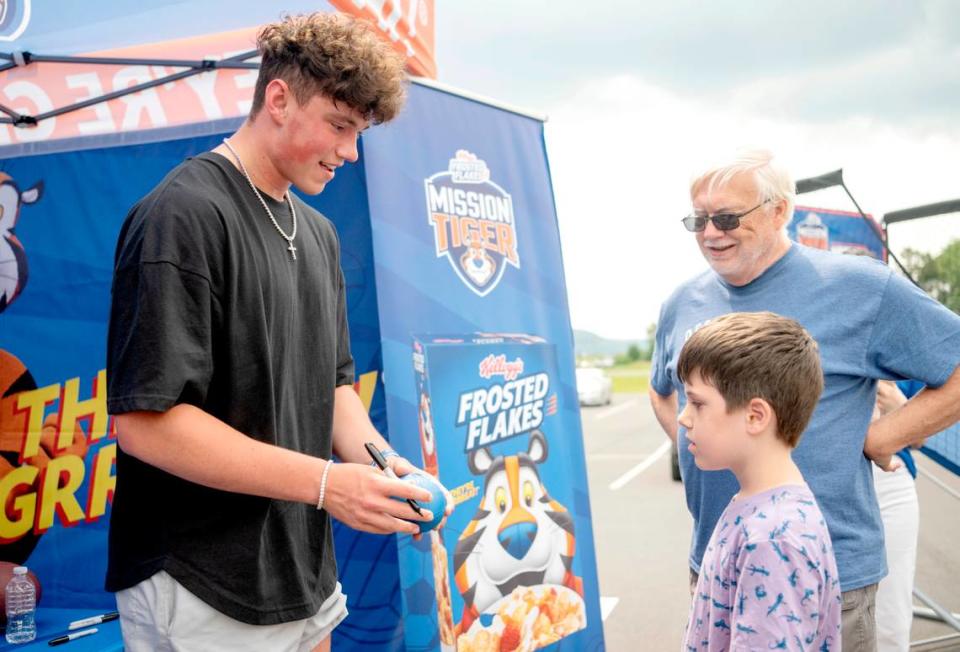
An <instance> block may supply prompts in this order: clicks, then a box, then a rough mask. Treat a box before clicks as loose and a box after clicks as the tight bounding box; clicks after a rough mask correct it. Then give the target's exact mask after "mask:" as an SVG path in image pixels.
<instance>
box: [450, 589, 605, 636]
mask: <svg viewBox="0 0 960 652" xmlns="http://www.w3.org/2000/svg"><path fill="white" fill-rule="evenodd" d="M490 613H492V614H493V617H492V619H491V621H490V624H489V625H486V626H484V624H483V623H484V621H486V620H487V616H488V615H489V614H490ZM586 626H587V617H586V607H585V605H584V602H583V598H581V597H580V595H579V594H578V593H577V592H576V591H573V590H572V589H568V588H567V587H565V586H558V585H554V584H540V585H537V586H521V587H517V588H516V589H514V591H513V592H512V593H511V594H510V595H508V596H506V597H504V598H503V599H502V600H499V601H498V602H497V603H495V604H494V605H493V606H492V607H491V609H490V611H489V613H488V614H484V615H482V616H481V617H480V618H479V619H477V620H475V621H474V622H473V625H472V626H471V627H470V629H469V630H468V631H467V632H465V633H464V634H461V635H460V637H459V638H458V639H457V652H501V651H503V652H514V651H516V652H527V651H529V650H536V649H538V648H542V647H544V646H547V645H550V644H551V643H556V642H557V641H559V640H560V639H561V638H563V637H565V636H569V635H570V634H572V633H574V632H576V631H578V630H581V629H583V628H584V627H586Z"/></svg>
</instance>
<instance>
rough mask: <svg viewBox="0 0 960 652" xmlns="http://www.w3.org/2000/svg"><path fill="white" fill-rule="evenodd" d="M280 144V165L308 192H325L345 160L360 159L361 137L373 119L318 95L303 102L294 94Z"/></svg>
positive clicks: (313, 193) (282, 170) (287, 177)
mask: <svg viewBox="0 0 960 652" xmlns="http://www.w3.org/2000/svg"><path fill="white" fill-rule="evenodd" d="M289 100H290V101H289V103H288V107H287V110H288V112H289V115H288V116H286V118H285V120H284V124H283V126H282V137H281V139H280V141H279V143H278V149H279V151H278V152H277V153H278V154H279V156H278V157H277V158H278V160H277V162H276V163H277V167H278V168H280V170H281V172H282V173H283V176H284V177H285V178H286V179H288V180H289V181H290V182H291V183H293V184H294V185H295V186H296V187H297V188H299V189H300V190H301V191H303V192H304V193H306V194H308V195H315V194H317V193H319V192H321V191H322V190H323V189H324V187H325V186H326V185H327V184H328V183H329V182H330V181H332V180H333V177H334V174H335V171H336V169H337V168H339V167H340V166H341V165H343V164H344V163H353V162H354V161H356V160H357V157H358V152H357V139H358V138H359V137H360V132H361V131H363V130H364V129H366V128H367V127H368V126H369V122H368V121H367V120H365V119H364V117H363V116H362V115H361V114H360V113H359V112H358V111H357V110H356V109H353V108H351V107H349V106H347V105H345V104H343V103H337V102H334V101H333V100H331V99H329V98H327V97H325V96H323V95H314V96H313V97H312V98H310V101H309V102H307V103H306V104H304V105H302V106H301V105H299V104H298V103H297V101H296V99H295V98H294V97H293V95H292V94H291V95H290V97H289Z"/></svg>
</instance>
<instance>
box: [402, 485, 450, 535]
mask: <svg viewBox="0 0 960 652" xmlns="http://www.w3.org/2000/svg"><path fill="white" fill-rule="evenodd" d="M400 479H401V480H403V481H404V482H410V483H411V484H415V485H417V486H418V487H422V488H424V489H426V490H427V491H429V492H430V495H431V498H430V502H426V503H425V502H420V501H417V504H418V505H420V507H421V508H423V509H429V510H430V511H431V512H433V519H432V520H430V521H414V520H412V519H410V520H411V522H412V523H416V524H417V525H419V526H420V532H428V531H430V530H432V529H433V528H435V527H437V525H439V524H440V521H442V520H443V514H444V511H445V510H446V509H447V496H446V494H445V493H444V491H443V487H442V486H441V485H440V481H439V480H437V479H436V478H434V477H433V476H432V475H430V474H429V473H424V472H423V471H413V472H411V473H408V474H407V475H405V476H403V477H402V478H400ZM398 500H400V499H398Z"/></svg>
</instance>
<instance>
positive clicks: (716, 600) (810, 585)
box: [683, 485, 841, 652]
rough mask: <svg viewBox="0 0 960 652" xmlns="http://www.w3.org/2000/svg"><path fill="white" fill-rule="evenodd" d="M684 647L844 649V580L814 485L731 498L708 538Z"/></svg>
mask: <svg viewBox="0 0 960 652" xmlns="http://www.w3.org/2000/svg"><path fill="white" fill-rule="evenodd" d="M700 571H701V572H700V579H699V581H698V582H697V589H696V592H695V594H694V596H693V604H692V605H691V607H690V620H689V621H688V623H687V632H686V638H685V640H684V646H683V650H685V651H686V652H703V651H704V650H706V651H714V650H763V651H764V652H769V651H770V650H790V651H795V652H806V651H808V650H809V651H811V652H838V651H839V650H840V606H841V601H840V584H839V582H838V581H837V563H836V561H835V560H834V557H833V544H832V543H831V542H830V534H829V533H828V532H827V526H826V523H825V522H824V520H823V515H822V514H821V513H820V507H819V506H818V505H817V503H816V501H815V500H814V498H813V494H812V493H811V492H810V488H809V487H807V486H806V485H784V486H781V487H776V488H775V489H770V490H768V491H764V492H762V493H759V494H757V495H755V496H751V497H749V498H745V499H741V500H737V499H736V498H735V499H734V500H732V501H730V504H729V505H727V508H726V509H725V510H724V511H723V514H722V515H721V517H720V520H719V521H718V522H717V527H716V529H715V530H714V531H713V535H712V536H711V537H710V542H709V543H708V544H707V550H706V553H705V554H704V556H703V564H702V566H701V567H700Z"/></svg>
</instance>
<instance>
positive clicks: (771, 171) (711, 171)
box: [690, 149, 797, 220]
mask: <svg viewBox="0 0 960 652" xmlns="http://www.w3.org/2000/svg"><path fill="white" fill-rule="evenodd" d="M742 172H749V173H751V174H752V175H753V181H754V183H755V184H756V186H757V192H759V193H760V199H761V201H780V200H783V201H785V202H786V203H787V212H786V215H787V216H788V220H789V216H791V215H793V205H794V201H795V200H796V196H797V186H796V184H795V183H794V182H793V177H791V176H790V173H789V172H788V171H787V170H786V168H784V167H783V166H782V165H780V163H779V161H777V160H775V159H774V156H773V152H771V151H770V150H766V149H739V150H737V151H736V152H735V153H734V155H733V156H732V157H731V158H729V159H727V160H723V161H720V162H718V163H717V164H715V165H713V166H711V167H709V168H708V169H707V170H706V171H704V172H703V173H702V174H700V175H699V176H697V177H696V178H694V179H693V181H691V182H690V197H691V198H692V197H695V196H696V195H697V193H698V192H700V190H701V189H702V188H703V186H704V184H707V185H706V190H707V192H708V193H710V192H713V191H714V190H715V189H716V188H720V187H723V186H725V185H727V184H728V183H730V180H731V179H733V177H735V176H737V175H738V174H740V173H742Z"/></svg>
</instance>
